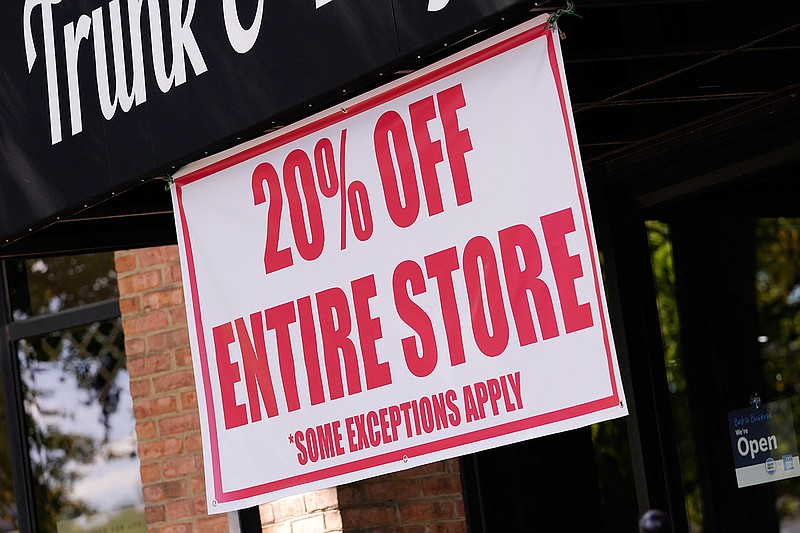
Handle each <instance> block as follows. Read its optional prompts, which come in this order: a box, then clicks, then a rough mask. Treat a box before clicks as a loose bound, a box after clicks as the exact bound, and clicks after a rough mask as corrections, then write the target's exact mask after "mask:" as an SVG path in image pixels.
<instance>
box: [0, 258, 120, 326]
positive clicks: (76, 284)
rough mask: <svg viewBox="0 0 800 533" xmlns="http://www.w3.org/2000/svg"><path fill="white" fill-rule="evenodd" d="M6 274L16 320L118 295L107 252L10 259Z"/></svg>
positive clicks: (13, 315)
mask: <svg viewBox="0 0 800 533" xmlns="http://www.w3.org/2000/svg"><path fill="white" fill-rule="evenodd" d="M7 275H8V287H9V296H10V299H11V314H12V318H13V320H15V321H16V320H25V319H26V318H31V317H37V316H42V315H49V314H54V313H58V312H59V311H65V310H67V309H74V308H76V307H80V306H82V305H86V304H88V303H93V302H99V301H102V300H107V299H109V298H117V297H118V296H119V292H118V290H117V273H116V271H115V270H114V255H113V254H110V253H100V254H84V255H71V256H66V257H46V258H40V259H27V260H22V261H9V262H8V263H7Z"/></svg>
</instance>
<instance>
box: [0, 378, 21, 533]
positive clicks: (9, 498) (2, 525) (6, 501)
mask: <svg viewBox="0 0 800 533" xmlns="http://www.w3.org/2000/svg"><path fill="white" fill-rule="evenodd" d="M2 398H3V383H2V381H0V531H2V532H3V533H6V532H9V531H16V530H17V529H18V528H19V524H18V523H17V502H16V500H15V499H14V482H13V479H12V477H11V450H10V449H9V445H8V429H7V428H8V422H7V421H6V413H5V409H4V403H5V402H3V400H2Z"/></svg>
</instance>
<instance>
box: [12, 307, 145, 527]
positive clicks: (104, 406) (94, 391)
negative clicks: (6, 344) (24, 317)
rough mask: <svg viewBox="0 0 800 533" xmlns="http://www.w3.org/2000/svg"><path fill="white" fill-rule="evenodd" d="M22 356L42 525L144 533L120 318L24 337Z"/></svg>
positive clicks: (30, 442)
mask: <svg viewBox="0 0 800 533" xmlns="http://www.w3.org/2000/svg"><path fill="white" fill-rule="evenodd" d="M17 354H18V356H19V360H20V374H21V376H20V377H21V381H22V391H23V395H24V403H25V411H26V413H25V415H26V424H27V426H28V443H29V453H30V460H31V468H32V470H33V481H34V498H35V504H36V514H37V520H38V521H39V527H40V529H41V530H42V531H59V532H64V531H76V532H77V531H94V530H98V531H99V530H102V527H105V528H106V529H108V528H109V527H111V526H112V524H113V525H116V524H118V523H119V524H123V523H124V525H125V529H122V530H123V531H126V532H127V531H145V522H144V518H143V499H142V490H141V482H140V478H139V460H138V457H137V455H136V434H135V432H134V424H135V422H134V417H133V405H132V400H131V395H130V390H129V379H128V373H127V371H126V369H125V351H124V345H123V336H122V325H121V321H120V319H115V320H108V321H103V322H95V323H93V324H89V325H87V326H81V327H77V328H72V329H68V330H63V331H55V332H52V333H47V334H44V335H40V336H36V337H31V338H26V339H22V340H20V341H19V343H18V344H17ZM120 521H124V522H120ZM136 524H139V528H135V527H131V526H132V525H136Z"/></svg>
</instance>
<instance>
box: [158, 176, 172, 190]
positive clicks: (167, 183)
mask: <svg viewBox="0 0 800 533" xmlns="http://www.w3.org/2000/svg"><path fill="white" fill-rule="evenodd" d="M159 179H160V180H162V181H165V182H166V185H164V190H165V191H167V192H169V187H170V185H172V184H173V183H175V178H173V177H172V174H170V173H167V175H166V176H164V177H161V178H159Z"/></svg>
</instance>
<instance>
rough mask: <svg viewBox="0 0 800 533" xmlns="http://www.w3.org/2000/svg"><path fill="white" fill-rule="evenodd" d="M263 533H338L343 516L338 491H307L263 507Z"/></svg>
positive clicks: (261, 511) (260, 508)
mask: <svg viewBox="0 0 800 533" xmlns="http://www.w3.org/2000/svg"><path fill="white" fill-rule="evenodd" d="M259 512H260V514H261V527H262V531H263V533H336V532H339V531H342V515H341V513H340V512H339V499H338V495H337V492H336V488H330V489H323V490H317V491H314V492H307V493H305V494H300V495H298V496H290V497H289V498H283V499H281V500H276V501H274V502H271V503H265V504H263V505H261V506H259Z"/></svg>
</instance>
